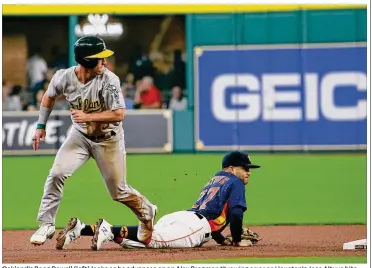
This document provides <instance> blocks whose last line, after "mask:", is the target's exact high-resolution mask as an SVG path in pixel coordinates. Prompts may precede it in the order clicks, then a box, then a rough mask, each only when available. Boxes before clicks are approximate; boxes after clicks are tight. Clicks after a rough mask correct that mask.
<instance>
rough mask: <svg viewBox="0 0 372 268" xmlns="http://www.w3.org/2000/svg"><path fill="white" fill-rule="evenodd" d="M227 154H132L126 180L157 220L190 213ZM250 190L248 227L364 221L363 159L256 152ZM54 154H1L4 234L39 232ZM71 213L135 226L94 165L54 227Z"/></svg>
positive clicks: (70, 186) (76, 178) (69, 188)
mask: <svg viewBox="0 0 372 268" xmlns="http://www.w3.org/2000/svg"><path fill="white" fill-rule="evenodd" d="M221 157H222V154H187V155H183V154H173V155H129V156H128V160H127V166H128V183H129V184H130V185H132V186H133V187H135V188H136V189H137V190H139V191H140V192H142V193H143V194H145V195H146V196H147V197H148V198H149V199H150V200H151V201H152V202H154V203H156V204H157V205H158V207H159V216H162V215H164V214H167V213H170V212H173V211H177V210H184V209H188V208H189V207H191V206H192V204H193V202H194V201H195V200H196V198H197V197H198V195H199V191H200V190H201V189H202V187H203V186H204V185H205V184H206V182H207V181H208V179H209V178H210V177H211V176H212V175H213V174H214V172H215V171H217V170H219V168H220V161H221ZM252 159H253V162H256V163H258V164H261V165H262V168H261V169H258V170H253V172H252V177H251V179H250V182H249V184H248V186H247V191H246V193H247V204H248V211H247V213H246V216H245V218H244V223H245V224H249V225H271V224H347V223H361V224H366V222H367V216H366V213H367V180H366V170H367V167H366V163H367V157H366V155H365V154H339V155H336V154H329V155H327V154H318V155H315V154H298V155H292V154H257V155H252ZM52 163H53V157H52V156H50V157H45V156H30V157H3V182H2V187H3V191H2V192H3V229H28V228H35V227H37V222H36V214H37V210H38V208H39V204H40V198H41V195H42V192H43V186H44V181H45V179H46V176H47V175H48V172H49V169H50V168H51V165H52ZM71 216H77V217H79V218H80V219H81V220H83V221H84V222H86V223H94V222H95V221H96V220H97V219H98V218H99V217H104V218H105V219H107V220H108V221H110V222H111V223H113V224H137V220H136V218H135V216H134V215H133V213H132V212H131V211H130V210H129V209H128V208H126V207H124V206H123V205H121V204H119V203H116V202H114V201H112V200H111V198H110V196H109V194H108V192H107V190H106V188H105V185H104V182H103V180H102V179H101V177H100V173H99V171H98V168H97V167H96V164H95V162H94V161H93V160H90V161H88V163H86V164H85V166H83V167H82V168H81V169H79V170H78V171H77V172H76V173H75V174H74V175H73V176H72V177H70V178H69V179H67V181H66V184H65V188H64V197H63V200H62V204H61V206H60V209H59V212H58V215H57V222H56V224H57V227H63V226H64V225H65V224H66V222H67V221H68V219H69V218H70V217H71Z"/></svg>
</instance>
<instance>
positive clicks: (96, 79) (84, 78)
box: [30, 36, 157, 248]
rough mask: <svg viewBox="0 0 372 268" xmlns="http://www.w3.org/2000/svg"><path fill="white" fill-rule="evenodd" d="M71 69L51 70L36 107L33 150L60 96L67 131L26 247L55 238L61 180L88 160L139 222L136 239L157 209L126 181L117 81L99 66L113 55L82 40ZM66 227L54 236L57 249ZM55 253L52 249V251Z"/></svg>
mask: <svg viewBox="0 0 372 268" xmlns="http://www.w3.org/2000/svg"><path fill="white" fill-rule="evenodd" d="M74 53H75V60H76V62H77V63H78V65H77V66H73V67H70V68H68V69H61V70H59V71H57V72H56V73H55V74H54V76H53V78H52V80H51V82H50V84H49V87H48V90H47V91H46V93H45V95H44V97H43V99H42V103H41V106H40V112H39V120H38V124H37V129H36V133H35V136H34V137H33V140H32V146H33V149H34V151H36V150H38V148H39V144H40V141H43V140H44V139H45V136H46V130H45V129H46V124H47V121H48V117H49V116H50V114H51V112H52V109H53V106H54V102H55V98H56V97H57V96H60V95H64V96H65V97H66V100H67V101H68V102H69V104H70V107H71V109H70V110H71V119H72V122H73V127H72V128H71V131H70V132H69V133H68V136H67V138H66V140H65V141H64V142H63V144H62V146H61V148H60V149H59V151H58V153H57V155H56V157H55V160H54V163H53V166H52V169H51V170H50V173H49V176H48V177H47V179H46V182H45V186H44V193H43V196H42V199H41V204H40V208H39V212H38V215H37V221H38V222H39V223H40V226H39V229H38V230H37V231H36V232H35V233H34V234H33V235H32V236H31V239H30V242H31V243H32V244H34V245H42V244H44V243H45V241H46V240H47V239H51V238H52V237H53V235H54V233H55V218H56V214H57V210H58V207H59V205H60V202H61V200H62V192H63V186H64V183H65V180H66V179H67V178H68V177H70V176H71V175H72V174H73V173H74V172H75V171H76V170H77V169H78V168H79V167H81V166H82V165H83V164H84V163H85V162H87V161H88V159H89V158H90V157H93V158H94V160H95V161H96V163H97V166H98V168H99V170H100V172H101V175H102V177H103V179H104V181H105V184H106V187H107V190H108V191H109V193H110V195H111V197H112V199H113V200H115V201H117V202H120V203H122V204H124V205H126V206H128V207H129V208H130V209H131V210H132V211H133V212H134V213H135V215H136V216H137V218H138V219H139V221H140V223H139V224H140V228H139V229H138V233H137V235H138V239H139V240H141V241H145V240H146V239H148V236H149V235H151V231H152V229H153V225H154V219H155V215H156V211H157V207H156V206H155V205H153V204H151V203H150V201H149V200H148V199H147V198H146V197H144V196H143V195H141V194H140V193H139V192H138V191H137V190H135V189H133V188H132V187H130V186H129V185H128V184H127V182H126V166H125V165H126V151H125V141H124V129H123V125H122V120H123V118H124V112H125V105H124V98H123V95H122V93H121V89H120V81H119V78H118V77H117V76H116V75H115V74H114V73H112V72H111V71H109V70H108V69H107V68H106V67H105V65H106V64H107V62H106V59H105V58H107V57H109V56H111V55H112V54H113V53H114V52H113V51H111V50H108V49H106V45H105V43H104V41H103V40H102V39H100V38H98V37H95V36H86V37H82V38H80V39H79V40H77V41H76V43H75V45H74ZM75 224H76V222H71V223H70V224H69V225H68V226H67V227H66V228H65V229H64V230H63V231H61V232H60V234H59V235H58V238H57V241H59V242H60V243H59V244H63V240H64V239H66V233H67V232H68V231H69V229H72V228H74V227H75V226H74V225H75ZM57 248H58V246H57Z"/></svg>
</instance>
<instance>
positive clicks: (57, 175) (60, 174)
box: [50, 168, 67, 182]
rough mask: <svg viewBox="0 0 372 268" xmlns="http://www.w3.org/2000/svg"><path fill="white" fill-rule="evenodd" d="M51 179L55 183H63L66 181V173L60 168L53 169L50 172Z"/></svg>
mask: <svg viewBox="0 0 372 268" xmlns="http://www.w3.org/2000/svg"><path fill="white" fill-rule="evenodd" d="M50 177H51V179H52V180H53V181H55V182H57V181H63V180H65V179H66V177H67V176H66V174H65V172H64V171H63V170H62V169H60V168H53V169H52V170H51V172H50Z"/></svg>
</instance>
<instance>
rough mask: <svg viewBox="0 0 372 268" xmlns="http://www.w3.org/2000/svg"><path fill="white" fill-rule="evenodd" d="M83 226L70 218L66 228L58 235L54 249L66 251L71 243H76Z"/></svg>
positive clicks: (75, 219) (78, 221)
mask: <svg viewBox="0 0 372 268" xmlns="http://www.w3.org/2000/svg"><path fill="white" fill-rule="evenodd" d="M84 227H85V224H84V223H82V222H81V221H80V220H79V219H78V218H71V219H70V221H69V222H68V223H67V225H66V227H65V228H64V229H63V230H62V231H61V232H60V233H59V234H58V237H57V244H56V249H59V250H61V249H66V247H67V246H68V245H69V244H70V243H71V242H74V241H76V240H77V239H78V238H79V237H80V236H81V231H82V230H83V229H84Z"/></svg>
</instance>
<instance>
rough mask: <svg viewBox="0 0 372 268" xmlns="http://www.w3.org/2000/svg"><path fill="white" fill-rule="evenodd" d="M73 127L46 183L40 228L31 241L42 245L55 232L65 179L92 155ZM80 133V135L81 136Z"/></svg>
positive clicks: (39, 216)
mask: <svg viewBox="0 0 372 268" xmlns="http://www.w3.org/2000/svg"><path fill="white" fill-rule="evenodd" d="M75 132H76V130H75V131H74V129H72V131H71V132H70V133H69V135H68V137H67V139H66V140H65V141H64V143H63V144H62V146H61V148H60V149H59V151H58V153H57V155H56V158H55V160H54V163H53V167H52V169H51V170H50V173H49V176H48V177H47V180H46V182H45V185H44V193H43V196H42V198H41V202H40V208H39V212H38V215H37V221H38V222H40V228H39V229H38V230H37V231H36V232H35V233H34V234H33V235H32V237H31V239H30V242H31V243H32V244H34V245H42V244H44V243H45V241H46V240H47V239H48V238H49V239H50V238H52V237H53V234H54V232H55V227H54V225H55V217H56V214H57V210H58V207H59V205H60V202H61V199H62V192H63V186H64V183H65V180H66V179H67V178H68V177H69V176H71V175H72V174H73V173H74V172H75V170H76V169H78V168H79V167H80V166H82V165H83V164H84V163H85V162H86V161H87V160H88V159H89V157H90V153H89V144H88V143H87V141H86V140H85V139H84V138H83V137H82V136H81V134H76V133H75ZM79 135H80V136H79Z"/></svg>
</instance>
